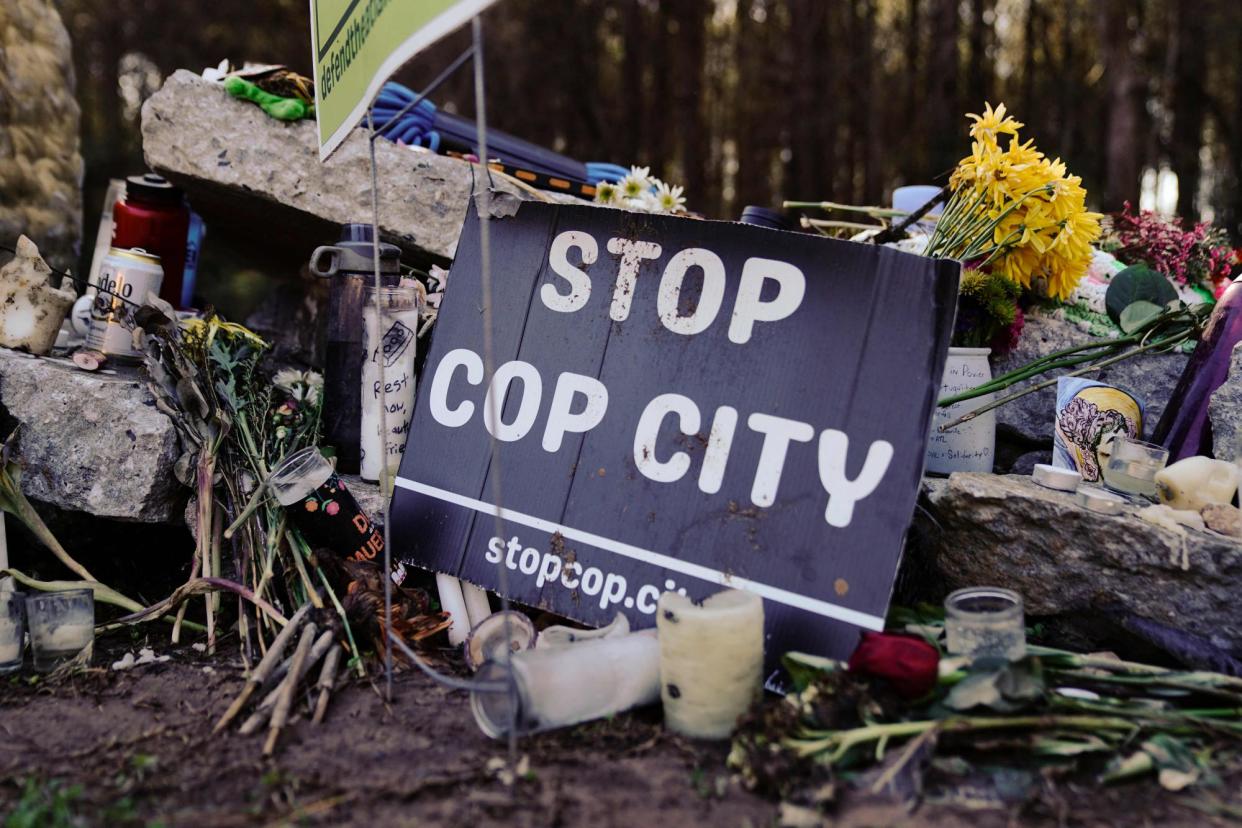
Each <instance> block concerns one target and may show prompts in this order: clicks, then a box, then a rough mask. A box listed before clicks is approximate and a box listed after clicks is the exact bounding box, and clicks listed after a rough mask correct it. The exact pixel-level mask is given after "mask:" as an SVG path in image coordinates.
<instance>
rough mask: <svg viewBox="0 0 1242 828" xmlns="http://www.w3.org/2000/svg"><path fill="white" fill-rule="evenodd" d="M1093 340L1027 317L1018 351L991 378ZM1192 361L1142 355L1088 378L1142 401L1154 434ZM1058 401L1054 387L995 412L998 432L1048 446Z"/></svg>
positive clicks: (1055, 322)
mask: <svg viewBox="0 0 1242 828" xmlns="http://www.w3.org/2000/svg"><path fill="white" fill-rule="evenodd" d="M1090 338H1091V337H1090V336H1088V335H1087V334H1086V333H1084V332H1083V331H1081V330H1079V329H1078V328H1076V327H1074V325H1072V324H1071V323H1069V322H1064V321H1062V320H1060V319H1054V318H1052V317H1049V316H1044V315H1043V314H1038V313H1032V314H1030V315H1028V316H1027V319H1026V326H1025V328H1023V331H1022V338H1021V339H1020V340H1019V342H1018V347H1017V348H1015V349H1014V350H1013V351H1012V352H1011V353H1009V354H1007V355H1006V356H1004V357H1002V358H1000V359H993V361H992V374H993V376H995V375H998V374H1003V373H1005V372H1007V371H1012V370H1014V369H1015V368H1019V367H1021V366H1023V365H1025V364H1027V363H1028V362H1030V361H1031V360H1034V359H1038V358H1040V357H1043V356H1047V355H1048V354H1050V353H1053V352H1054V351H1059V350H1061V349H1062V348H1069V347H1072V346H1074V345H1080V344H1082V343H1083V342H1086V341H1088V340H1089V339H1090ZM1188 359H1189V356H1188V355H1186V354H1181V353H1175V354H1157V355H1151V354H1143V355H1141V356H1138V357H1134V358H1132V359H1128V360H1124V361H1122V362H1119V363H1118V364H1116V365H1114V366H1110V367H1108V368H1105V369H1104V370H1103V371H1098V372H1096V373H1094V374H1088V375H1086V378H1087V379H1095V380H1099V381H1100V382H1106V383H1108V384H1109V385H1116V386H1119V387H1121V388H1125V389H1126V390H1127V391H1130V392H1131V393H1133V394H1134V395H1135V396H1137V397H1138V398H1139V399H1140V400H1142V402H1143V404H1144V405H1145V406H1146V414H1145V416H1144V421H1143V429H1144V431H1145V432H1146V433H1147V434H1150V433H1151V430H1152V429H1153V428H1155V426H1156V423H1157V422H1158V421H1159V420H1160V415H1161V414H1163V413H1164V407H1165V405H1167V404H1168V401H1169V396H1170V395H1171V394H1172V393H1173V387H1174V386H1175V385H1177V380H1178V377H1180V376H1181V375H1182V370H1183V369H1184V368H1185V367H1186V361H1187V360H1188ZM1067 370H1068V369H1067ZM1047 378H1048V377H1047V376H1046V375H1045V376H1042V377H1038V378H1036V379H1035V380H1034V381H1028V382H1026V383H1023V384H1021V385H1016V386H1014V387H1013V388H1011V389H1010V391H1018V390H1021V389H1022V388H1024V387H1026V386H1027V385H1030V384H1032V382H1038V381H1041V380H1045V379H1047ZM1056 399H1057V395H1056V386H1052V387H1049V388H1045V389H1044V390H1042V391H1037V392H1035V393H1034V394H1028V395H1027V396H1025V397H1022V398H1020V399H1018V400H1015V401H1014V402H1011V403H1007V404H1005V405H1003V406H1001V407H1000V408H998V409H996V423H997V429H998V431H999V432H1000V433H1002V434H1003V433H1004V432H1005V431H1007V430H1011V431H1012V433H1013V435H1014V436H1015V437H1016V439H1018V440H1019V441H1026V442H1031V443H1041V444H1042V443H1049V444H1050V443H1051V442H1052V431H1053V417H1054V413H1053V412H1054V408H1055V406H1056Z"/></svg>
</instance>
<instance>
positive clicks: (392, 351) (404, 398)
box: [360, 287, 421, 482]
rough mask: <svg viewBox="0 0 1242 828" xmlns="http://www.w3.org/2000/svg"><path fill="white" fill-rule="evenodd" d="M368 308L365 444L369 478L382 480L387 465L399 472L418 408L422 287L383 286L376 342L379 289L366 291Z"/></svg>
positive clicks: (364, 330) (364, 473) (364, 469)
mask: <svg viewBox="0 0 1242 828" xmlns="http://www.w3.org/2000/svg"><path fill="white" fill-rule="evenodd" d="M366 294H367V298H366V305H365V307H364V308H363V312H362V349H363V363H362V427H361V434H360V438H361V441H360V447H361V452H362V468H361V474H362V479H363V480H369V481H372V482H374V481H377V480H379V479H380V475H381V473H382V471H383V469H384V467H385V465H386V466H387V467H388V472H389V475H390V477H391V476H393V475H395V474H396V473H397V469H398V468H399V467H400V465H401V456H402V454H404V452H405V444H406V438H407V437H408V436H409V433H410V417H411V416H412V415H413V413H414V353H415V350H416V348H417V341H418V317H419V309H420V305H421V303H420V300H419V293H418V290H417V289H416V288H412V287H399V288H391V287H386V288H380V298H379V302H380V308H381V311H382V313H381V315H380V320H379V327H380V339H379V343H378V344H372V342H371V339H372V337H373V335H374V333H373V332H374V330H375V320H376V310H375V290H374V288H370V289H368V290H367V291H366ZM381 399H382V404H383V405H384V406H386V411H385V414H384V428H385V430H386V431H387V435H385V439H381V436H380V406H381Z"/></svg>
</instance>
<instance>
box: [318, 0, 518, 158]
mask: <svg viewBox="0 0 1242 828" xmlns="http://www.w3.org/2000/svg"><path fill="white" fill-rule="evenodd" d="M494 2H495V0H310V17H311V51H312V54H313V58H314V67H315V118H316V120H317V121H318V124H319V159H320V160H321V161H322V160H323V159H325V158H327V157H328V156H329V155H331V154H332V151H333V150H335V149H336V148H337V146H339V145H340V143H341V142H342V141H344V140H345V137H346V136H347V135H349V131H350V130H351V129H353V128H354V126H355V125H356V124H357V123H358V121H359V120H361V118H362V117H363V115H364V114H365V113H366V108H367V105H368V104H369V103H370V102H371V100H372V99H373V98H374V97H375V95H376V94H377V93H378V92H379V90H380V87H381V86H383V85H384V82H385V81H386V80H388V77H389V76H390V75H391V74H392V73H393V72H395V71H397V69H399V68H400V67H401V64H403V63H405V62H406V61H407V60H409V59H410V58H411V57H413V56H414V55H416V54H417V53H418V52H419V51H421V50H422V49H424V48H426V47H427V46H429V45H431V44H432V43H435V42H436V41H437V40H439V39H440V38H441V37H443V36H444V35H446V34H448V33H449V32H451V31H453V30H454V29H456V28H457V27H458V26H460V25H462V24H463V23H465V22H466V21H467V20H469V19H470V18H472V17H474V16H475V15H477V14H479V13H480V12H481V11H483V9H485V8H487V7H488V6H490V5H491V4H492V3H494Z"/></svg>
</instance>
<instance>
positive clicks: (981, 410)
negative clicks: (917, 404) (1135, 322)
mask: <svg viewBox="0 0 1242 828" xmlns="http://www.w3.org/2000/svg"><path fill="white" fill-rule="evenodd" d="M1190 337H1191V332H1190V331H1185V332H1183V333H1180V334H1176V335H1174V336H1171V337H1169V338H1167V339H1160V340H1157V341H1155V342H1153V343H1151V344H1149V345H1143V346H1141V347H1138V348H1132V349H1130V350H1128V351H1126V352H1124V353H1121V354H1118V355H1117V356H1114V357H1111V358H1109V359H1105V360H1101V361H1100V362H1096V363H1093V364H1091V365H1088V366H1086V367H1084V368H1079V369H1078V370H1077V371H1070V372H1069V373H1068V374H1061V375H1060V376H1057V377H1053V378H1052V379H1048V380H1044V381H1043V382H1037V383H1035V384H1034V385H1030V386H1027V387H1026V388H1023V389H1022V390H1021V391H1018V392H1015V393H1013V394H1008V395H1006V396H1004V397H1001V398H1000V399H998V400H993V401H992V402H990V403H987V404H986V405H981V406H979V407H978V408H976V409H975V410H974V411H971V412H970V413H969V414H963V415H962V416H961V417H958V418H957V419H956V420H953V421H952V422H950V423H945V424H944V425H942V426H940V427H939V428H938V429H936V430H937V431H938V432H940V433H941V434H943V433H944V432H946V431H948V430H949V429H951V428H956V427H957V426H959V425H961V424H962V423H965V422H969V421H970V420H973V419H974V418H975V417H978V416H979V415H980V414H985V413H987V412H988V411H991V410H992V409H994V408H1000V407H1001V406H1002V405H1004V404H1005V403H1010V402H1013V401H1014V400H1016V399H1019V398H1021V397H1025V396H1026V395H1027V394H1033V393H1035V392H1036V391H1041V390H1043V389H1045V388H1048V387H1050V386H1053V385H1056V384H1057V380H1059V379H1061V377H1079V376H1082V375H1083V374H1090V373H1094V372H1095V371H1099V370H1101V369H1103V368H1107V367H1108V366H1110V365H1115V364H1117V363H1118V362H1121V361H1123V360H1127V359H1130V358H1131V357H1135V356H1138V355H1139V354H1142V353H1146V352H1147V351H1154V350H1156V349H1158V348H1165V347H1169V346H1172V345H1176V344H1178V343H1180V342H1184V341H1186V340H1187V339H1189V338H1190ZM965 393H966V394H971V397H975V396H981V395H979V394H972V393H971V392H965ZM984 393H988V392H986V391H985V392H984ZM958 396H959V397H960V398H963V399H970V397H966V396H965V395H964V394H959V395H958Z"/></svg>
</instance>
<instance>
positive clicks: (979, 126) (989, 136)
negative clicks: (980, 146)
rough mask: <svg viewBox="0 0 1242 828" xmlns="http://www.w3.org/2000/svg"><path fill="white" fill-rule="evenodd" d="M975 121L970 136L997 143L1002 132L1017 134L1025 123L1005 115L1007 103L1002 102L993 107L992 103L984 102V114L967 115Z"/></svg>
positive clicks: (978, 139)
mask: <svg viewBox="0 0 1242 828" xmlns="http://www.w3.org/2000/svg"><path fill="white" fill-rule="evenodd" d="M966 117H967V118H970V119H971V120H972V121H974V123H973V124H971V127H970V137H971V138H973V139H975V140H976V141H983V142H985V143H986V142H991V143H996V139H997V136H999V135H1001V134H1008V135H1017V134H1018V130H1020V129H1021V128H1022V127H1023V126H1025V124H1023V123H1021V122H1020V121H1017V120H1015V119H1013V118H1011V117H1007V116H1006V115H1005V105H1004V104H1000V105H999V106H997V107H996V109H992V105H991V104H990V103H984V105H983V114H982V115H976V114H974V113H969V114H967V116H966Z"/></svg>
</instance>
